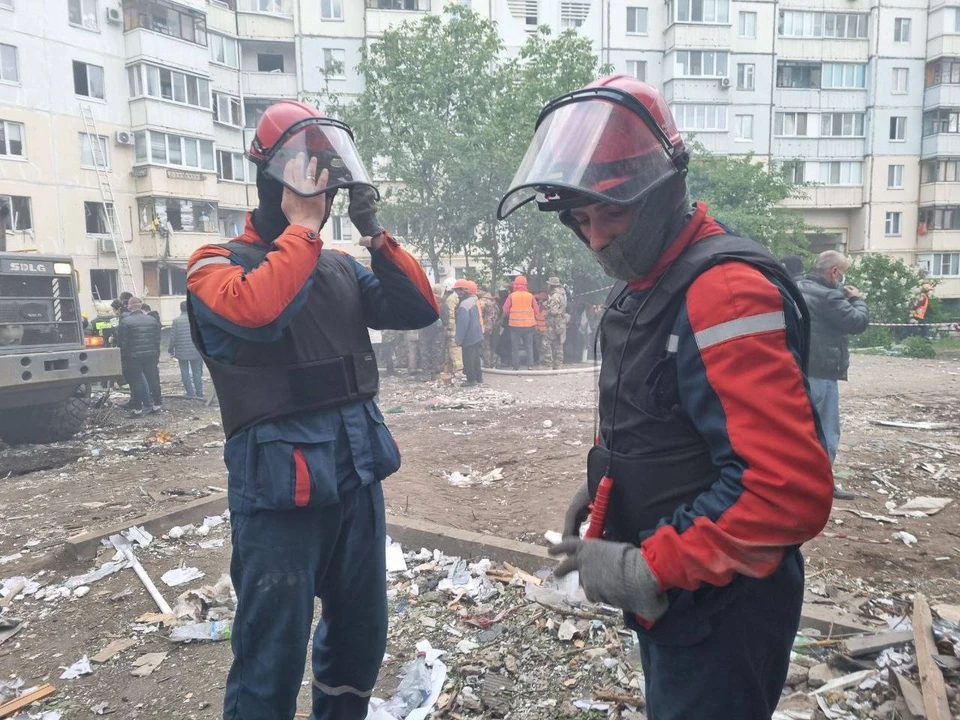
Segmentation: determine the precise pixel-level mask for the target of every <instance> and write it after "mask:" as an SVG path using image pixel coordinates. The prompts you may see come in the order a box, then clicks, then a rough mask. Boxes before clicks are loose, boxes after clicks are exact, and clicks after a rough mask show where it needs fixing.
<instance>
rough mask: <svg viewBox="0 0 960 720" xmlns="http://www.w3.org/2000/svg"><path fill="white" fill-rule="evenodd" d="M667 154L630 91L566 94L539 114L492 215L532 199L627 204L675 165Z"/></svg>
mask: <svg viewBox="0 0 960 720" xmlns="http://www.w3.org/2000/svg"><path fill="white" fill-rule="evenodd" d="M673 153H674V150H673V147H672V145H671V144H670V141H669V140H668V139H667V137H666V135H665V134H664V132H663V130H662V129H661V128H660V127H659V125H657V123H656V122H655V121H654V119H653V117H652V116H651V115H650V112H649V110H647V108H646V107H645V106H644V105H643V104H642V103H640V101H639V100H637V99H636V98H634V97H633V96H632V95H630V94H628V93H625V92H623V91H620V90H616V89H614V88H593V89H585V90H578V91H576V92H573V93H569V94H568V95H564V96H563V97H560V98H558V99H557V100H554V101H553V102H551V103H550V104H549V105H547V106H546V107H545V108H544V110H543V112H542V113H541V114H540V119H539V120H538V122H537V129H536V132H535V134H534V137H533V140H532V141H531V143H530V146H529V147H528V148H527V152H526V154H525V155H524V157H523V161H522V162H521V163H520V168H519V169H518V170H517V172H516V175H514V178H513V181H512V182H511V183H510V188H509V189H508V190H507V192H506V194H505V195H504V196H503V199H502V200H501V201H500V206H499V208H498V209H497V217H498V218H499V219H501V220H503V219H505V218H506V217H507V216H508V215H510V213H512V212H513V211H514V210H516V209H517V208H519V207H520V206H521V205H524V204H525V203H528V202H530V201H531V200H533V199H536V200H537V204H538V206H539V207H540V209H541V210H548V211H559V210H565V209H570V208H572V207H577V206H582V205H587V204H591V203H595V202H600V203H610V204H614V205H632V204H634V203H636V202H638V201H639V200H640V199H641V198H642V197H643V196H644V195H646V194H647V193H649V192H650V191H651V190H653V189H654V188H655V187H657V186H658V185H660V184H661V183H662V182H663V181H664V180H666V179H667V178H669V177H670V176H672V175H673V174H674V173H676V172H678V171H679V169H678V167H677V163H676V162H675V159H674V157H673Z"/></svg>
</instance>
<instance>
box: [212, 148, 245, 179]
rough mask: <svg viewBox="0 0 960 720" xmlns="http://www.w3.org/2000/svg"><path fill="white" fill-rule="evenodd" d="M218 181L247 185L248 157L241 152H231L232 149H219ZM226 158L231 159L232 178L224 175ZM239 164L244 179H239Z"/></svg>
mask: <svg viewBox="0 0 960 720" xmlns="http://www.w3.org/2000/svg"><path fill="white" fill-rule="evenodd" d="M216 155H217V163H216V164H217V181H218V182H229V183H240V184H246V182H247V163H246V157H245V156H244V154H243V152H242V151H240V150H230V149H217V153H216ZM224 157H228V158H229V159H230V175H231V177H229V178H227V177H224V175H223V168H224V165H223V160H224ZM238 162H239V164H240V165H239V167H240V172H241V174H242V176H243V177H241V178H237V177H236V175H237V173H236V170H237V163H238Z"/></svg>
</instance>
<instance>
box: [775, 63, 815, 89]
mask: <svg viewBox="0 0 960 720" xmlns="http://www.w3.org/2000/svg"><path fill="white" fill-rule="evenodd" d="M797 73H800V78H798V79H800V80H802V79H803V77H804V76H805V75H806V76H807V77H808V84H806V85H796V84H794V83H793V76H794V75H795V74H797ZM787 74H789V76H790V84H789V85H783V84H781V82H782V81H783V79H784V76H785V75H787ZM822 85H823V63H820V62H798V61H795V60H777V67H776V76H775V77H774V86H775V87H776V88H778V89H780V90H819V89H821V86H822Z"/></svg>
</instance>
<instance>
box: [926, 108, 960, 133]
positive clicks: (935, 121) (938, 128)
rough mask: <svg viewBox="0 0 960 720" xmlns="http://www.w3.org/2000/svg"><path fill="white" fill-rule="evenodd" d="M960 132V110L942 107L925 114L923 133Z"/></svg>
mask: <svg viewBox="0 0 960 720" xmlns="http://www.w3.org/2000/svg"><path fill="white" fill-rule="evenodd" d="M957 132H960V110H951V109H949V108H940V109H939V110H929V111H927V112H925V113H924V114H923V135H924V137H926V136H927V135H938V134H940V133H957Z"/></svg>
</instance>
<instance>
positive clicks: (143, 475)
mask: <svg viewBox="0 0 960 720" xmlns="http://www.w3.org/2000/svg"><path fill="white" fill-rule="evenodd" d="M850 374H851V381H850V382H849V383H846V384H843V387H842V400H841V402H842V415H843V439H842V446H841V452H840V456H839V458H838V462H837V467H836V474H837V478H838V480H839V481H840V482H841V483H842V484H843V486H844V487H845V488H846V489H849V490H851V491H853V492H855V493H856V494H857V496H858V498H857V499H856V500H855V501H850V502H837V503H836V504H835V506H834V510H833V513H832V517H831V521H830V523H829V524H828V526H827V528H826V531H825V533H826V534H825V535H821V536H820V537H818V538H816V539H815V540H814V541H812V542H810V543H808V544H807V545H806V546H805V548H804V553H805V555H806V558H807V572H808V577H810V585H811V586H812V585H813V584H818V585H819V586H820V587H817V593H818V594H821V591H823V592H826V593H827V594H828V595H829V594H830V592H831V591H833V592H834V593H835V594H836V595H837V596H856V595H860V596H861V597H862V596H877V597H881V596H882V597H885V598H893V602H894V603H896V602H899V600H898V599H899V598H903V597H906V596H908V595H909V594H910V593H912V592H914V591H916V590H922V591H923V592H924V593H926V595H927V597H928V598H929V599H930V600H931V603H937V602H948V603H958V602H960V571H958V564H960V503H958V502H956V500H957V499H958V498H960V432H958V428H960V402H958V398H960V361H958V360H957V359H944V360H941V359H937V360H930V361H924V360H908V359H900V358H887V357H872V356H861V355H858V356H855V358H854V361H853V367H852V368H851V373H850ZM162 378H163V385H164V392H165V393H166V394H167V399H166V400H165V403H164V411H163V412H162V413H160V414H157V415H150V416H144V417H142V418H137V419H128V418H126V417H125V416H124V415H123V413H122V411H120V410H119V409H117V408H116V407H113V408H106V409H104V410H101V411H100V412H99V413H98V414H97V417H96V418H95V421H94V422H93V423H92V427H91V428H90V429H89V430H87V431H86V432H85V433H84V434H83V435H81V436H80V437H79V438H77V439H76V440H75V441H73V442H71V443H63V444H60V445H58V446H55V447H49V448H42V447H31V448H26V449H22V450H10V449H8V450H0V582H2V580H3V579H4V578H8V577H12V576H17V575H26V576H28V577H34V578H35V579H37V580H38V581H40V582H41V583H43V582H62V581H63V579H64V578H65V577H67V576H70V575H76V574H81V573H84V572H86V571H88V570H90V569H91V568H92V567H93V565H92V564H72V565H71V564H69V563H67V562H66V561H65V560H64V559H63V557H62V554H61V543H62V541H63V540H64V539H65V538H66V537H69V536H72V535H75V534H78V533H81V532H85V531H88V530H95V529H99V528H103V527H106V526H109V525H112V524H114V523H117V522H121V521H122V522H128V523H129V524H130V525H135V524H136V521H137V517H140V516H144V515H146V514H150V513H155V512H158V511H160V510H163V509H167V508H174V507H176V506H177V504H178V503H179V502H180V501H181V499H180V498H178V497H176V496H173V495H158V494H157V493H160V492H162V491H164V490H170V489H178V490H185V491H204V492H212V491H210V490H209V488H210V486H214V487H221V488H225V487H226V477H225V472H224V470H223V463H222V457H221V453H222V439H223V437H222V432H221V429H220V427H219V425H218V424H217V423H218V420H219V416H218V412H217V409H216V406H213V407H205V406H204V405H203V404H202V403H199V402H197V401H191V400H187V399H183V398H182V397H179V394H180V392H181V390H182V388H181V387H180V382H179V373H178V371H177V369H176V366H175V363H173V362H167V361H165V362H164V363H163V365H162ZM594 382H595V381H594V378H593V375H592V373H589V372H587V373H582V374H575V375H548V376H538V377H529V376H527V377H525V376H500V375H492V374H488V375H487V376H486V383H485V386H484V387H482V388H472V389H460V388H451V387H445V386H441V385H438V384H430V383H422V382H418V381H415V380H413V379H409V378H406V377H400V378H386V379H384V382H383V389H382V393H381V397H380V405H381V408H382V409H383V410H384V413H385V415H386V418H387V423H388V425H389V426H390V428H391V430H392V431H393V433H394V435H395V437H396V439H397V442H398V444H399V446H400V448H401V451H402V453H403V467H402V469H401V470H400V472H399V473H397V474H396V475H395V476H394V477H392V478H390V479H389V480H388V481H387V482H386V484H385V488H386V496H387V503H388V509H389V511H390V512H392V513H394V514H397V515H406V516H409V517H413V518H419V519H425V520H431V521H434V522H437V523H438V524H442V525H447V526H453V527H457V528H462V529H467V530H472V531H476V532H481V533H486V534H490V535H496V536H500V537H505V538H511V539H519V540H525V541H529V542H536V543H541V544H542V543H543V540H542V537H543V532H544V531H545V530H548V529H559V528H560V524H561V519H562V515H563V511H564V509H565V507H566V504H567V501H568V499H569V497H570V495H571V494H572V493H573V491H574V490H575V489H576V487H577V486H578V484H579V483H581V482H582V481H583V478H584V467H585V456H586V450H587V448H588V447H589V444H590V440H591V437H592V435H593V407H594ZM877 420H895V421H903V422H908V423H909V422H919V421H923V422H931V423H937V424H940V425H938V426H937V427H936V429H930V430H921V429H912V428H910V429H907V428H895V427H884V426H880V425H877V424H875V421H877ZM61 463H62V464H61ZM51 466H52V467H51ZM32 467H36V468H39V469H36V470H34V471H31V468H32ZM497 468H499V469H500V472H495V473H492V478H491V477H489V476H488V479H487V480H482V478H483V476H484V475H488V473H491V471H494V470H496V469H497ZM455 472H457V473H460V474H461V475H463V476H466V477H467V478H468V480H467V481H466V482H462V483H460V484H454V482H456V481H457V480H458V476H456V475H455V476H454V477H453V480H454V482H451V479H450V475H451V474H452V473H455ZM914 496H935V497H946V498H953V499H954V502H953V503H951V504H950V505H949V506H948V507H947V508H946V509H945V510H943V511H942V512H940V513H938V514H936V515H934V516H931V517H926V518H903V517H901V518H898V519H897V522H896V524H892V523H888V522H881V521H878V520H876V519H871V518H869V517H861V516H858V515H857V514H854V513H851V512H847V511H848V510H854V511H857V512H860V513H863V514H873V515H876V516H885V517H887V516H889V509H888V508H887V507H886V503H890V502H892V503H895V504H896V505H900V504H902V503H903V502H905V501H906V500H908V499H910V498H912V497H914ZM188 499H192V498H189V497H188ZM901 530H903V531H906V532H908V533H910V534H912V535H913V536H915V537H916V538H917V543H916V544H915V545H911V546H907V545H906V544H904V542H902V541H901V540H900V539H894V538H893V535H894V533H895V532H897V531H901ZM207 539H224V540H225V542H224V544H223V546H222V547H219V548H216V547H213V548H209V549H201V548H199V545H198V542H197V540H194V541H190V542H187V541H183V542H180V543H177V542H163V543H156V544H155V545H153V546H151V547H150V548H147V549H145V550H143V551H142V552H140V553H139V556H140V558H141V560H142V562H143V565H144V567H145V568H146V569H147V571H148V573H150V575H151V577H153V578H154V579H155V580H157V579H159V576H160V575H162V574H163V573H164V572H166V571H168V570H170V569H172V568H174V567H176V566H177V565H178V564H179V563H180V562H181V560H184V561H187V563H188V564H189V565H194V566H197V567H199V568H200V569H201V570H203V571H204V572H205V573H206V577H205V578H204V580H203V581H202V582H203V583H212V582H213V581H215V580H216V578H217V577H218V576H219V575H220V574H221V573H223V572H226V570H227V568H228V565H229V556H230V541H229V523H224V524H223V525H220V526H218V527H216V528H213V530H212V531H211V533H210V535H209V536H208V538H207ZM106 558H107V554H106V553H102V554H101V559H100V562H102V561H103V560H104V559H106ZM98 564H99V563H98ZM537 569H538V568H528V570H530V571H534V570H537ZM38 573H42V574H40V575H38ZM824 583H826V588H825V589H824V588H823V587H822V586H823V585H824ZM197 584H198V583H193V584H191V585H186V586H183V587H181V588H166V587H163V586H161V587H162V589H163V590H164V592H165V594H166V595H167V596H168V597H167V599H168V600H171V601H172V600H173V599H174V598H175V597H176V595H177V594H178V593H179V592H180V591H182V590H185V589H187V588H188V587H193V586H195V585H197ZM128 590H129V592H126V591H128ZM155 610H156V608H155V606H154V605H153V603H152V601H151V599H150V598H149V596H148V595H147V594H146V592H145V591H144V590H143V588H142V586H141V585H140V583H139V581H138V580H137V578H136V576H135V575H134V574H133V572H132V571H129V570H125V571H121V572H120V573H117V574H115V575H111V576H110V577H107V578H105V579H103V580H101V581H99V582H96V583H95V584H93V585H92V589H91V591H90V593H89V594H87V595H86V596H84V597H82V598H71V599H67V600H58V601H55V602H51V601H44V600H34V599H31V598H27V599H25V600H22V601H15V602H14V603H13V604H12V607H11V608H10V609H9V610H8V611H7V615H9V614H15V615H16V616H17V617H21V618H23V619H24V620H25V621H26V622H25V624H24V629H23V630H22V631H21V632H20V633H19V634H18V635H17V636H15V637H14V638H12V639H11V640H9V641H7V642H6V643H4V644H3V645H0V682H2V680H3V679H6V678H8V677H11V676H19V677H22V678H23V680H24V681H25V682H26V683H27V685H35V684H39V683H42V682H51V683H53V684H54V685H56V686H57V688H58V692H57V695H56V698H55V700H54V701H53V702H52V703H51V704H49V705H48V706H47V707H48V708H56V709H59V710H60V711H62V712H63V713H64V717H66V718H74V717H86V716H88V715H90V714H91V710H90V708H91V707H92V706H94V705H97V704H99V703H104V702H105V703H108V705H109V709H110V710H111V711H114V712H116V715H115V717H117V718H144V717H161V718H215V717H218V716H219V714H220V706H221V702H222V694H223V681H224V677H225V674H226V669H227V667H228V664H229V658H230V649H229V644H228V643H213V644H205V645H196V644H191V645H186V646H185V645H174V644H172V643H170V642H169V641H168V640H166V639H165V638H164V637H162V636H161V634H160V633H149V632H148V633H139V632H136V631H133V632H132V631H131V623H132V622H133V621H134V620H135V618H137V617H138V616H140V615H141V614H142V613H145V612H153V611H155ZM11 611H12V612H11ZM5 616H6V615H5ZM131 636H132V637H135V638H136V639H137V641H138V645H137V647H135V648H133V649H130V650H127V651H126V652H125V653H123V654H122V655H121V656H119V657H118V658H117V659H114V660H111V661H110V662H108V663H106V664H103V665H98V666H95V668H94V672H93V674H92V675H87V676H85V677H82V678H80V679H76V680H60V679H59V676H60V674H61V672H62V671H61V670H60V668H61V667H64V666H69V665H70V664H72V663H74V662H75V661H77V660H79V659H80V658H81V657H82V656H84V655H93V654H94V653H96V652H97V651H99V650H100V649H102V648H103V647H104V646H106V645H107V644H108V643H109V642H110V641H111V640H113V639H116V638H126V637H131ZM390 651H391V652H392V653H396V654H400V655H402V654H404V653H406V655H407V656H409V653H410V651H411V648H396V647H392V648H391V649H390ZM149 652H167V653H169V656H168V657H167V658H166V660H165V661H164V662H163V664H162V665H160V667H159V668H158V669H157V670H156V671H155V672H154V673H153V674H152V675H150V676H148V677H144V678H137V677H132V676H131V675H130V670H131V667H132V662H133V660H134V659H135V658H137V657H139V656H140V655H142V654H144V653H149ZM391 677H392V673H391V672H389V670H388V671H387V672H386V673H385V678H386V679H385V681H384V682H386V683H389V681H390V679H391ZM306 679H307V678H306V677H305V681H306ZM300 707H301V709H302V710H304V711H306V710H308V709H309V688H308V687H307V686H305V687H304V688H303V692H302V693H301V698H300ZM551 716H556V715H550V714H549V713H548V714H546V715H544V717H551Z"/></svg>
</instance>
